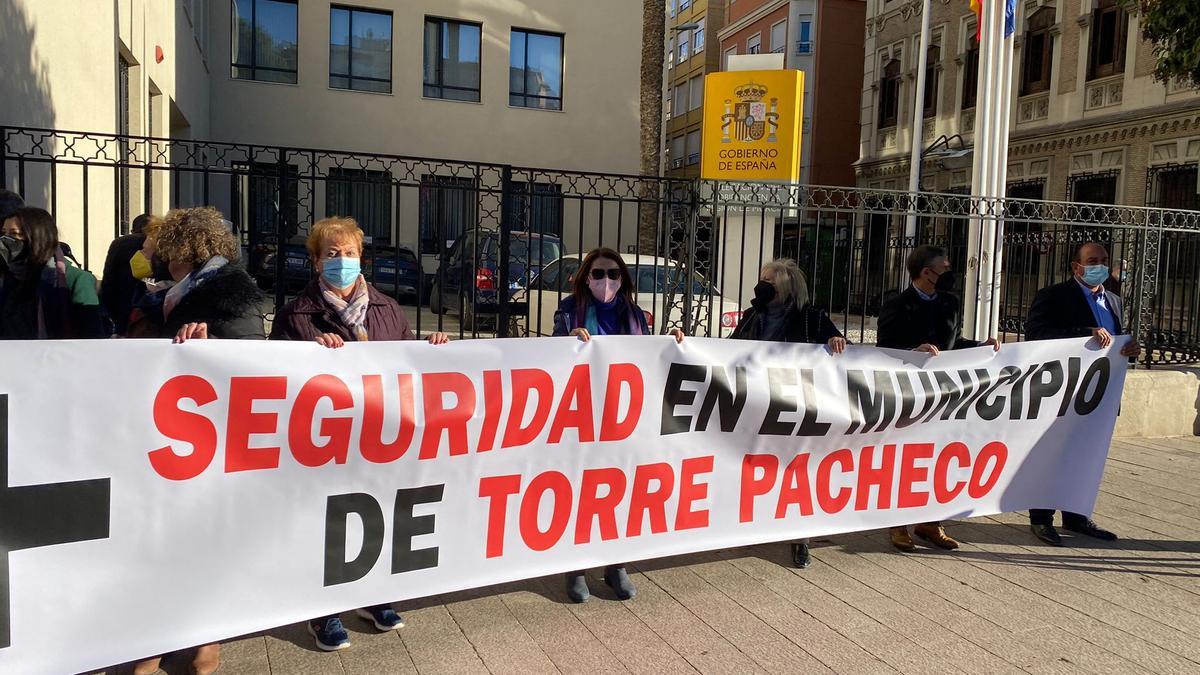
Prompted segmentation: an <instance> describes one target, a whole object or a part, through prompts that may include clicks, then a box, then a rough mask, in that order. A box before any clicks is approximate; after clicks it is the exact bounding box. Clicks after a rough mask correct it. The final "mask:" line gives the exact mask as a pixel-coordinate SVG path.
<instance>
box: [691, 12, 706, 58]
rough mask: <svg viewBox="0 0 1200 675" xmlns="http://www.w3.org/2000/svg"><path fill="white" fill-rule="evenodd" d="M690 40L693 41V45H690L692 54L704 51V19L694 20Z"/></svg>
mask: <svg viewBox="0 0 1200 675" xmlns="http://www.w3.org/2000/svg"><path fill="white" fill-rule="evenodd" d="M692 40H693V41H694V42H695V46H694V47H692V53H693V54H699V53H700V52H702V51H704V19H700V20H699V21H697V22H696V30H694V31H692Z"/></svg>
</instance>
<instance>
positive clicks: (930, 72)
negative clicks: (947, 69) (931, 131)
mask: <svg viewBox="0 0 1200 675" xmlns="http://www.w3.org/2000/svg"><path fill="white" fill-rule="evenodd" d="M925 53H926V57H925V103H924V106H923V110H924V117H925V118H927V119H928V118H930V117H937V104H938V69H937V64H938V61H941V60H942V48H941V47H939V46H937V45H931V46H930V47H929V49H928V50H927V51H926V52H925Z"/></svg>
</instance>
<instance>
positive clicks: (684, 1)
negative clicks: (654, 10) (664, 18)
mask: <svg viewBox="0 0 1200 675" xmlns="http://www.w3.org/2000/svg"><path fill="white" fill-rule="evenodd" d="M691 6H692V0H679V11H681V12H682V11H683V10H685V9H687V8H688V7H691Z"/></svg>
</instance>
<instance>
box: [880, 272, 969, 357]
mask: <svg viewBox="0 0 1200 675" xmlns="http://www.w3.org/2000/svg"><path fill="white" fill-rule="evenodd" d="M962 320H963V317H962V303H960V302H959V301H958V297H957V296H954V295H951V294H950V293H946V292H945V291H939V292H938V294H937V297H935V298H934V299H933V300H922V299H921V296H920V295H917V289H915V288H913V287H912V286H909V287H908V288H906V289H905V290H904V292H903V293H901V294H900V295H897V296H896V297H894V298H892V299H891V300H888V301H887V302H885V303H884V304H883V307H881V308H880V309H879V336H878V338H877V342H876V344H877V345H878V346H880V347H889V348H892V349H916V348H917V347H920V346H921V345H922V344H925V343H929V344H931V345H933V346H935V347H937V348H938V349H944V350H949V349H968V348H970V347H978V346H979V344H980V343H979V342H977V341H975V340H969V339H966V338H964V337H962Z"/></svg>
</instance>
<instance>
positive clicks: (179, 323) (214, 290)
mask: <svg viewBox="0 0 1200 675" xmlns="http://www.w3.org/2000/svg"><path fill="white" fill-rule="evenodd" d="M265 299H266V296H265V295H264V294H263V292H262V291H261V290H259V288H258V284H256V283H254V279H252V278H251V277H250V275H249V274H247V273H246V270H244V269H242V268H241V267H239V266H237V265H232V264H231V265H225V266H224V267H222V268H221V269H220V270H218V271H217V273H216V274H214V275H213V276H212V277H211V278H209V279H208V280H206V281H205V282H204V283H202V284H200V285H199V286H197V287H195V288H194V289H192V291H191V292H190V293H188V294H187V295H185V296H183V300H180V301H179V304H178V305H177V306H176V307H175V309H174V311H172V312H171V315H170V316H168V317H167V318H166V320H165V324H164V325H163V327H162V330H161V332H160V336H161V337H174V336H175V334H176V333H178V332H179V329H180V328H182V327H183V326H184V324H188V323H206V324H208V336H209V337H210V338H220V339H225V340H264V339H266V337H267V336H266V317H265V316H263V304H264V301H265Z"/></svg>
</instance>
